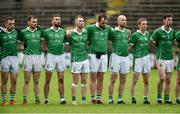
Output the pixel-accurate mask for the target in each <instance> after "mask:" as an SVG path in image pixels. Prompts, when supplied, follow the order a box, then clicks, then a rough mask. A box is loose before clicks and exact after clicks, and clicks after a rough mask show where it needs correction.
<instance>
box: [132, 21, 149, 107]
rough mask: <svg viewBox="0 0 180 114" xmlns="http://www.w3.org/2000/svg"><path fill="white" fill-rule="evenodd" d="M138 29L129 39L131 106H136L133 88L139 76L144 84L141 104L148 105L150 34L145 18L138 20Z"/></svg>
mask: <svg viewBox="0 0 180 114" xmlns="http://www.w3.org/2000/svg"><path fill="white" fill-rule="evenodd" d="M137 23H138V27H139V29H138V30H137V31H136V32H134V33H133V34H132V36H131V39H130V41H129V42H130V44H131V45H132V46H133V47H132V54H133V77H132V81H131V97H132V104H136V103H137V102H136V98H135V87H136V83H137V80H138V78H139V74H141V73H142V75H143V83H144V101H143V104H150V102H149V101H148V93H149V73H150V71H151V63H150V58H149V55H148V44H149V40H150V34H149V32H148V31H146V30H147V20H146V19H145V18H139V19H138V22H137Z"/></svg>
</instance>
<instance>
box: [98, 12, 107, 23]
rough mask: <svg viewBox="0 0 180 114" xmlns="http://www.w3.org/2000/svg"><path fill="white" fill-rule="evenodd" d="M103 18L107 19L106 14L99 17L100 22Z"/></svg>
mask: <svg viewBox="0 0 180 114" xmlns="http://www.w3.org/2000/svg"><path fill="white" fill-rule="evenodd" d="M102 18H104V19H107V16H106V15H105V14H101V15H99V16H98V22H100V21H101V19H102Z"/></svg>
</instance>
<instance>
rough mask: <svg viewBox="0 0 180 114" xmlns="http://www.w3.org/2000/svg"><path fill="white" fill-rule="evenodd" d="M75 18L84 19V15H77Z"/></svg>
mask: <svg viewBox="0 0 180 114" xmlns="http://www.w3.org/2000/svg"><path fill="white" fill-rule="evenodd" d="M77 18H83V19H84V17H83V16H82V15H77V16H76V17H75V18H74V19H75V20H76V19H77Z"/></svg>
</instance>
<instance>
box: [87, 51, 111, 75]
mask: <svg viewBox="0 0 180 114" xmlns="http://www.w3.org/2000/svg"><path fill="white" fill-rule="evenodd" d="M89 64H90V71H91V72H106V71H107V64H108V58H107V54H105V55H101V58H100V59H97V58H96V54H89Z"/></svg>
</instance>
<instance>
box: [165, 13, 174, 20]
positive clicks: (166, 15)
mask: <svg viewBox="0 0 180 114" xmlns="http://www.w3.org/2000/svg"><path fill="white" fill-rule="evenodd" d="M167 17H172V18H173V17H174V16H173V15H172V14H170V13H169V14H165V15H164V16H163V19H166V18H167Z"/></svg>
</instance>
